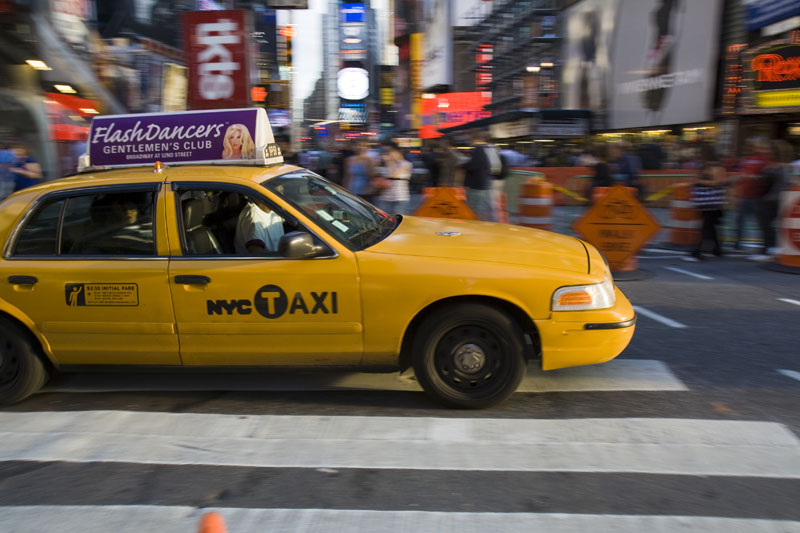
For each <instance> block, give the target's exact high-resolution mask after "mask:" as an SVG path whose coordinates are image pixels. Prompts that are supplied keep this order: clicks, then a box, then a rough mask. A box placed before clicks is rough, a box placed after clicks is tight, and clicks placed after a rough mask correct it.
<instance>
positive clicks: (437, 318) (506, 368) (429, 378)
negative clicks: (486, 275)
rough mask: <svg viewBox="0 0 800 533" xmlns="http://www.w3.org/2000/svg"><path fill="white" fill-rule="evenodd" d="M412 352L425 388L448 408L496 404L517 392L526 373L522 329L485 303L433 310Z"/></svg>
mask: <svg viewBox="0 0 800 533" xmlns="http://www.w3.org/2000/svg"><path fill="white" fill-rule="evenodd" d="M413 350H414V352H413V353H414V373H415V374H416V376H417V380H418V381H419V383H420V385H422V388H423V390H425V392H427V393H428V395H429V396H431V397H432V398H434V399H435V400H436V401H438V402H440V403H442V404H444V405H446V406H448V407H456V408H460V409H482V408H484V407H489V406H492V405H495V404H498V403H500V402H502V401H503V400H505V399H506V398H508V397H509V396H510V395H511V394H512V393H513V392H514V391H515V390H517V387H519V384H520V382H521V381H522V378H524V377H525V371H526V369H527V368H526V367H527V365H526V361H525V355H524V337H523V333H522V330H521V329H520V327H519V325H518V324H517V323H516V322H515V321H514V320H513V319H512V318H511V317H509V316H508V315H507V314H506V313H504V312H502V311H500V310H499V309H496V308H494V307H490V306H487V305H482V304H472V303H470V304H461V305H457V306H452V307H447V308H444V309H440V310H438V311H436V312H434V313H433V314H432V315H431V316H429V317H428V318H426V319H425V321H424V322H423V323H422V325H421V327H420V328H419V330H418V331H417V334H416V335H415V337H414V345H413Z"/></svg>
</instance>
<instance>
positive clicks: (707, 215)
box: [684, 144, 732, 261]
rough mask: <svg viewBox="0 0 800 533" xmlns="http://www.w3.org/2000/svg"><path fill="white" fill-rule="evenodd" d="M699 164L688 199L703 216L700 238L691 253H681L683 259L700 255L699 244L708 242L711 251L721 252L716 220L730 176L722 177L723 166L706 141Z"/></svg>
mask: <svg viewBox="0 0 800 533" xmlns="http://www.w3.org/2000/svg"><path fill="white" fill-rule="evenodd" d="M700 161H701V167H700V170H699V172H698V174H697V179H696V181H695V183H694V186H693V187H692V201H693V202H694V205H695V208H697V209H698V210H699V211H700V213H701V214H702V216H703V227H702V231H701V237H700V240H699V241H698V243H697V246H695V248H694V250H692V251H691V253H690V254H689V255H688V256H686V257H684V259H685V260H687V261H700V260H701V259H703V245H704V244H705V243H706V241H710V242H711V244H712V249H711V253H713V254H714V255H715V256H717V257H721V256H722V247H721V246H720V242H719V223H720V221H721V220H722V215H723V209H724V207H725V193H726V188H727V187H728V185H730V184H731V183H732V180H728V179H726V171H725V167H724V166H723V165H722V163H721V162H720V160H719V158H718V157H717V154H716V151H715V150H714V147H713V146H711V145H709V144H706V145H703V146H701V148H700Z"/></svg>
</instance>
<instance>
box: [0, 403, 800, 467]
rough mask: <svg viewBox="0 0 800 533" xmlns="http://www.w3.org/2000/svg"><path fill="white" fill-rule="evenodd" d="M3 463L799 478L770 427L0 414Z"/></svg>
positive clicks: (797, 460) (788, 439) (788, 440)
mask: <svg viewBox="0 0 800 533" xmlns="http://www.w3.org/2000/svg"><path fill="white" fill-rule="evenodd" d="M0 442H2V443H3V445H2V446H1V447H0V461H67V462H77V463H89V462H109V461H110V462H126V463H137V464H170V465H219V466H240V467H273V468H289V467H295V468H333V469H337V468H374V469H410V470H469V471H475V470H487V471H517V472H625V473H653V474H677V475H693V476H694V475H709V476H714V475H726V476H757V477H772V478H791V479H800V440H798V438H797V437H796V436H795V435H794V434H793V433H792V432H791V431H790V430H789V429H788V428H786V427H785V426H784V425H782V424H778V423H775V422H751V421H731V420H688V419H680V418H678V419H667V418H665V419H660V418H655V419H653V418H586V419H567V420H530V419H482V418H481V419H469V418H426V417H418V418H414V417H412V418H408V417H378V416H375V417H373V416H288V415H287V416H276V415H259V416H242V415H219V414H197V413H149V412H134V411H77V412H70V411H66V412H20V413H17V412H0Z"/></svg>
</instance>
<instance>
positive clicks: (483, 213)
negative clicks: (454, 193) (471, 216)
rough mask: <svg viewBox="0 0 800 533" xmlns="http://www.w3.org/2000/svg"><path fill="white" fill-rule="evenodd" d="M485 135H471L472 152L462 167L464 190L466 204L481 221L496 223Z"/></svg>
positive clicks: (480, 133)
mask: <svg viewBox="0 0 800 533" xmlns="http://www.w3.org/2000/svg"><path fill="white" fill-rule="evenodd" d="M486 138H487V136H486V134H485V133H484V132H482V131H478V132H475V133H473V134H472V146H473V148H472V152H471V154H470V158H469V161H467V163H466V164H465V165H464V188H465V189H466V190H467V204H469V206H470V208H472V210H473V211H475V214H476V215H478V217H479V218H480V219H481V220H486V221H490V222H497V216H496V214H495V210H494V206H493V205H492V174H491V169H492V163H491V161H490V155H491V154H489V153H488V150H489V146H488V145H487V143H486Z"/></svg>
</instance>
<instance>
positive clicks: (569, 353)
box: [535, 287, 636, 370]
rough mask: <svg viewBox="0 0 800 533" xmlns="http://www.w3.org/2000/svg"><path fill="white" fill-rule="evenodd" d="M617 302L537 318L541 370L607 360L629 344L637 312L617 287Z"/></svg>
mask: <svg viewBox="0 0 800 533" xmlns="http://www.w3.org/2000/svg"><path fill="white" fill-rule="evenodd" d="M614 290H615V292H616V296H617V298H616V303H615V304H614V307H611V308H609V309H601V310H598V311H571V312H554V313H552V314H551V315H550V318H549V319H547V320H536V321H535V323H536V327H537V328H538V330H539V339H540V341H541V346H542V370H555V369H557V368H566V367H570V366H580V365H592V364H596V363H605V362H606V361H610V360H611V359H613V358H615V357H616V356H618V355H619V354H621V353H622V351H623V350H624V349H625V348H626V347H627V346H628V343H629V342H630V341H631V338H632V337H633V331H634V329H635V325H636V314H635V313H634V310H633V307H632V306H631V304H630V302H629V301H628V299H627V298H626V297H625V295H624V294H622V292H621V291H620V290H619V289H618V288H616V287H615V288H614Z"/></svg>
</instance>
